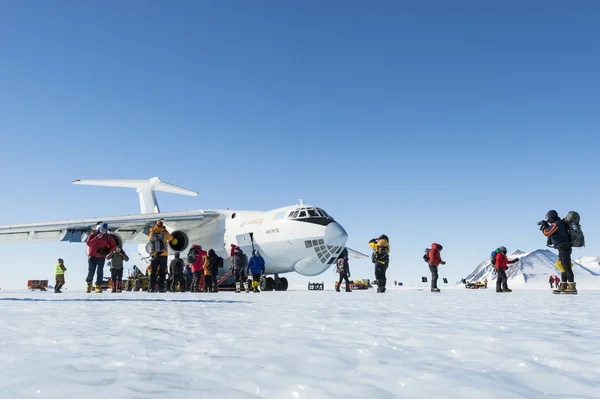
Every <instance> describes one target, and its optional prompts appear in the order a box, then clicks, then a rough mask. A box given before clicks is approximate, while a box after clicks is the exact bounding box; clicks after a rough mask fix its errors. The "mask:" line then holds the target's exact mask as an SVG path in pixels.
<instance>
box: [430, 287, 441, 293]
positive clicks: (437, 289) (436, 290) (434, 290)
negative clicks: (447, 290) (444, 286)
mask: <svg viewBox="0 0 600 399" xmlns="http://www.w3.org/2000/svg"><path fill="white" fill-rule="evenodd" d="M431 292H440V289H439V288H432V289H431Z"/></svg>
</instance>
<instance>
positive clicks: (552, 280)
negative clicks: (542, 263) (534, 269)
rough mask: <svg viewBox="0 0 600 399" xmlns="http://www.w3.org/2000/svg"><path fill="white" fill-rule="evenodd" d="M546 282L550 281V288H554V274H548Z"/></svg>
mask: <svg viewBox="0 0 600 399" xmlns="http://www.w3.org/2000/svg"><path fill="white" fill-rule="evenodd" d="M548 282H549V283H550V288H554V276H550V280H548Z"/></svg>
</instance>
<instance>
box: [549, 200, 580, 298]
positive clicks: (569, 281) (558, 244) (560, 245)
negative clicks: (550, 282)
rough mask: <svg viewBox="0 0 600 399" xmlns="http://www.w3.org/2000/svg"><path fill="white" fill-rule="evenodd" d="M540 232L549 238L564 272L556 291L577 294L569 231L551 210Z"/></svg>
mask: <svg viewBox="0 0 600 399" xmlns="http://www.w3.org/2000/svg"><path fill="white" fill-rule="evenodd" d="M540 231H541V232H542V233H544V235H545V236H546V237H548V238H550V241H551V242H552V246H553V247H554V248H556V249H558V259H560V263H562V266H563V269H564V270H565V271H564V272H561V283H560V286H559V287H558V288H557V289H556V291H565V292H568V293H571V294H576V293H577V288H576V286H575V275H574V274H573V268H572V267H571V253H572V252H573V247H572V246H571V237H570V236H569V229H568V228H567V225H566V223H565V222H564V220H562V219H561V218H560V217H558V213H557V212H556V211H555V210H554V209H552V210H550V211H548V213H547V214H546V220H544V221H543V222H542V224H541V226H540Z"/></svg>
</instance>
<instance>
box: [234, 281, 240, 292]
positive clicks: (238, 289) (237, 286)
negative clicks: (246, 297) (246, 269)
mask: <svg viewBox="0 0 600 399" xmlns="http://www.w3.org/2000/svg"><path fill="white" fill-rule="evenodd" d="M235 293H236V294H239V293H240V283H235Z"/></svg>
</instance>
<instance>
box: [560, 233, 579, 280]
mask: <svg viewBox="0 0 600 399" xmlns="http://www.w3.org/2000/svg"><path fill="white" fill-rule="evenodd" d="M556 248H558V259H560V263H562V265H563V268H564V269H565V271H564V272H562V273H561V275H560V280H561V281H562V282H563V283H566V282H569V283H572V282H574V281H575V275H574V274H573V268H572V267H571V253H573V247H571V244H569V243H562V244H558V245H556Z"/></svg>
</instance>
